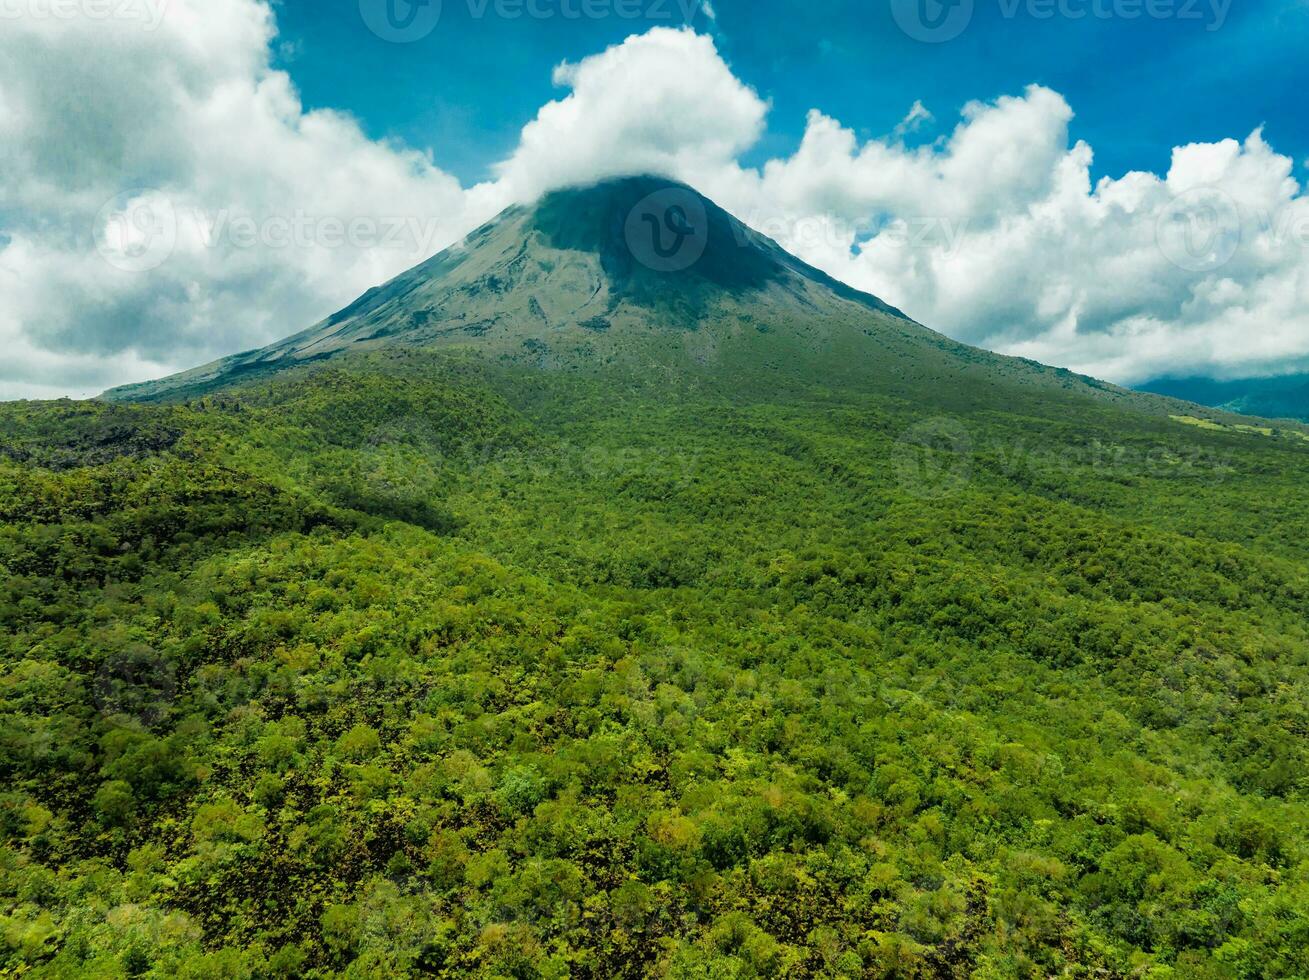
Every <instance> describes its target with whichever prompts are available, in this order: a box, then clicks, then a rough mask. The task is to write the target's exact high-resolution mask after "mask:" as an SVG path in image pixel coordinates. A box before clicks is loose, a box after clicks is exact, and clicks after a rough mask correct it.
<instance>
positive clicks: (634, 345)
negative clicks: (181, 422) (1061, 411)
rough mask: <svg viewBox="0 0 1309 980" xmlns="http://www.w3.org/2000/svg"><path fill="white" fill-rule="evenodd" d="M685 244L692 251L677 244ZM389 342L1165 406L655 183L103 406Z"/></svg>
mask: <svg viewBox="0 0 1309 980" xmlns="http://www.w3.org/2000/svg"><path fill="white" fill-rule="evenodd" d="M652 195H653V196H652ZM674 211H675V212H676V213H675V214H673V212H674ZM670 214H672V217H670ZM661 222H662V224H661ZM672 231H677V232H678V233H679V234H678V235H676V236H674V235H673V234H672V233H671V232H672ZM656 235H657V236H658V237H656ZM647 236H649V237H647ZM684 239H685V240H684ZM679 244H680V245H682V246H683V247H684V249H690V250H691V251H689V252H687V251H680V252H679V251H674V250H673V249H671V248H670V246H675V245H679ZM660 245H663V246H664V247H663V248H662V249H660V248H659V247H658V246H660ZM669 251H673V254H672V256H671V258H668V257H667V256H666V254H665V253H666V252H669ZM683 266H685V267H683ZM396 347H407V348H418V349H429V350H430V349H442V348H448V349H452V350H453V349H461V350H465V351H468V352H471V353H473V354H475V355H476V356H479V357H488V358H491V359H493V360H494V361H496V362H498V363H501V364H510V365H524V366H531V367H538V368H541V369H546V370H578V371H594V370H601V369H605V368H610V367H616V368H626V369H637V370H639V369H641V367H642V366H646V365H651V366H653V365H669V364H674V365H676V366H678V367H680V368H683V369H686V370H696V371H708V372H714V371H731V372H733V373H734V374H736V375H738V376H740V375H759V374H760V372H767V371H772V372H775V373H777V374H779V375H792V376H796V375H800V376H804V377H808V378H814V377H818V378H829V377H830V378H851V377H854V378H866V379H868V380H869V381H873V382H876V383H877V384H878V385H879V386H880V387H889V388H892V389H896V390H898V391H900V392H902V393H905V394H907V395H909V394H912V395H915V396H918V397H930V391H931V390H932V388H933V386H938V385H943V384H944V385H955V384H959V383H966V384H967V385H968V386H969V387H976V386H979V385H980V387H981V388H984V389H993V388H1004V389H1009V390H1013V389H1014V388H1015V386H1017V387H1018V388H1020V389H1030V388H1033V387H1036V388H1041V389H1059V390H1063V391H1066V392H1074V393H1077V394H1083V395H1088V396H1091V397H1095V398H1098V399H1109V400H1113V401H1120V402H1123V403H1124V404H1129V405H1131V406H1132V407H1134V408H1136V409H1138V410H1144V411H1149V412H1153V413H1157V412H1160V411H1163V410H1165V407H1166V405H1167V404H1169V403H1168V402H1166V401H1165V400H1163V399H1158V398H1154V397H1153V396H1146V395H1138V394H1135V393H1131V392H1127V391H1125V390H1124V389H1121V388H1117V387H1115V386H1113V385H1108V384H1105V383H1103V382H1098V381H1095V380H1093V379H1090V378H1084V377H1081V376H1079V375H1075V374H1072V373H1071V372H1068V371H1064V370H1059V369H1055V368H1049V367H1045V366H1044V365H1040V364H1036V363H1035V362H1031V361H1026V360H1021V359H1016V358H1009V357H1002V356H1000V355H997V354H992V353H989V352H986V351H982V350H978V349H976V348H973V347H968V346H967V345H964V344H960V343H956V342H954V341H952V340H949V339H948V338H946V337H944V336H942V335H940V334H938V333H935V332H933V331H931V330H928V329H927V328H926V327H923V326H921V325H919V324H917V323H914V322H913V321H912V320H910V319H909V318H908V317H906V316H905V315H904V314H903V313H901V312H900V311H898V310H896V309H894V308H892V307H891V306H888V305H887V304H886V303H884V302H882V301H881V300H879V299H877V298H876V297H873V296H870V295H868V294H866V293H862V292H859V291H858V290H855V289H852V288H850V287H848V286H845V285H843V284H842V283H839V282H837V281H836V280H835V279H833V278H832V277H830V276H828V275H826V274H825V273H823V272H820V271H819V270H817V269H815V268H813V267H812V266H809V265H807V264H805V263H804V262H802V261H800V260H799V259H797V258H796V257H794V256H792V255H790V254H789V253H788V252H786V251H785V250H784V249H782V248H781V247H780V246H779V245H777V244H776V243H775V242H773V241H771V240H769V239H767V238H765V237H763V236H761V235H759V234H757V233H756V232H753V231H751V230H750V229H749V228H747V227H746V226H745V225H744V224H742V223H741V222H740V221H738V220H737V219H736V218H734V217H732V216H731V215H730V214H728V213H727V212H726V211H724V210H723V209H722V208H719V207H718V206H717V205H715V204H713V202H711V201H709V200H708V199H706V198H704V197H703V196H701V195H699V194H698V193H696V192H695V191H694V190H692V189H691V188H689V187H686V186H685V185H683V184H679V183H676V182H674V181H670V180H666V179H663V178H658V177H629V178H619V179H614V180H609V181H605V182H602V183H600V184H596V185H594V186H591V187H585V188H574V189H568V190H562V191H556V192H554V193H552V194H549V195H547V196H545V197H544V198H542V199H541V200H540V201H538V202H536V203H535V204H533V205H531V206H519V207H514V208H510V209H509V210H507V211H505V212H503V213H502V214H500V215H499V216H498V217H496V218H495V219H494V220H493V221H491V222H489V223H488V224H486V225H484V226H483V227H481V228H479V229H478V230H477V231H475V232H473V233H472V234H471V235H469V236H468V238H466V239H465V240H464V241H463V242H461V243H460V244H458V245H456V246H454V247H452V248H450V249H447V250H446V251H444V252H442V253H441V254H439V255H437V256H435V257H433V258H431V259H429V260H428V261H426V262H423V263H422V264H420V265H418V266H415V267H414V268H413V269H410V270H409V271H408V272H405V273H403V274H402V275H400V276H397V277H396V278H395V279H393V280H391V281H390V282H388V283H386V284H384V285H382V286H379V287H377V288H375V289H371V290H369V291H368V292H367V293H365V294H364V295H363V296H362V297H360V298H359V299H358V300H357V301H356V302H354V303H352V304H351V305H350V306H348V307H346V308H345V309H343V310H341V311H340V312H339V313H336V314H334V315H333V316H331V317H329V318H327V319H326V320H324V321H323V322H321V323H318V324H315V325H314V326H312V327H310V328H309V329H307V330H304V331H302V332H301V333H298V334H295V335H293V336H291V337H288V338H287V339H285V340H282V341H279V342H277V343H275V344H272V345H270V346H268V347H265V348H262V349H260V350H255V351H249V352H247V353H243V354H236V355H233V356H231V357H226V358H223V359H222V360H219V361H215V362H213V363H212V364H208V365H205V366H203V367H200V368H196V369H194V370H191V371H187V372H184V373H182V374H178V375H174V376H173V377H170V378H165V379H162V380H160V381H152V382H147V383H144V384H138V385H130V386H127V387H124V388H118V389H114V390H113V391H110V392H106V393H105V395H104V396H103V397H105V398H107V399H110V400H116V401H156V400H174V399H185V398H191V397H195V396H198V395H203V394H204V393H206V392H209V391H213V390H216V389H220V388H223V387H225V386H228V385H231V384H234V383H237V382H241V381H246V380H252V379H256V378H261V377H266V376H269V375H271V374H275V373H277V372H279V371H281V370H283V369H286V368H289V367H294V366H297V365H302V364H306V363H311V362H319V361H324V360H329V359H331V358H334V357H337V356H339V355H342V354H345V353H348V352H355V351H369V350H378V349H383V348H396Z"/></svg>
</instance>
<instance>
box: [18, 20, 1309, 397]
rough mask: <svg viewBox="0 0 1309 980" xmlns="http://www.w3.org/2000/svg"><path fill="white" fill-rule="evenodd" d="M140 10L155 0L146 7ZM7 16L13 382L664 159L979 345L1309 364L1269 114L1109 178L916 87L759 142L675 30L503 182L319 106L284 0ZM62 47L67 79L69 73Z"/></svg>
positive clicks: (295, 294)
mask: <svg viewBox="0 0 1309 980" xmlns="http://www.w3.org/2000/svg"><path fill="white" fill-rule="evenodd" d="M136 2H137V3H139V4H141V5H142V7H143V10H146V11H147V12H148V11H149V10H150V9H155V8H151V7H148V6H147V5H148V4H149V3H151V2H154V0H136ZM146 26H147V24H146V21H145V20H144V19H143V20H142V21H140V22H128V21H121V22H109V23H106V22H103V21H97V22H95V23H91V22H87V21H78V20H71V21H70V20H61V21H54V20H45V21H35V20H27V21H8V22H6V26H5V31H4V32H3V33H0V60H2V61H3V62H4V64H5V65H6V70H5V73H4V74H3V76H0V174H2V175H3V176H0V343H3V344H4V345H5V349H6V353H7V355H8V356H7V357H6V359H5V362H4V366H3V367H0V397H17V396H54V395H60V394H78V395H85V394H91V393H94V392H97V391H99V390H101V389H103V388H105V387H108V386H110V385H113V384H118V383H123V382H127V381H136V380H143V379H145V378H149V377H155V376H159V375H161V374H165V373H168V372H169V371H172V370H177V369H181V368H185V367H189V366H192V365H194V364H197V363H200V362H203V361H205V360H207V359H210V358H213V357H216V356H219V355H221V354H225V353H230V352H233V351H236V350H240V349H245V348H249V347H253V346H258V345H261V344H264V343H267V342H270V341H272V340H274V339H277V338H279V337H282V336H285V335H287V334H289V333H292V332H294V331H296V330H298V329H301V328H303V327H305V326H307V325H308V324H310V323H311V322H313V321H315V320H316V319H318V318H320V317H322V316H324V315H326V314H328V313H330V312H331V311H332V310H334V309H337V308H339V307H341V306H343V305H345V304H346V303H348V302H349V301H350V300H352V299H353V298H354V297H355V296H357V295H358V294H360V293H361V292H363V291H364V290H365V289H367V288H368V287H370V286H373V285H376V284H378V283H380V282H382V281H384V280H385V279H387V278H389V277H390V276H392V275H394V274H396V273H398V272H400V271H402V270H403V269H405V268H407V267H409V266H411V265H413V264H414V263H415V262H417V261H419V260H421V259H423V258H425V257H427V256H428V255H430V254H432V253H434V252H435V251H438V250H439V249H441V248H443V247H445V246H447V245H449V244H451V243H453V242H455V241H457V240H458V239H459V238H460V237H461V236H462V235H464V234H466V233H467V232H468V231H470V230H471V229H472V228H474V227H476V225H477V224H479V223H481V222H482V221H483V220H486V219H487V218H489V217H490V216H492V215H493V214H494V213H495V212H496V211H498V210H499V209H500V208H502V207H504V206H506V205H507V204H510V203H513V202H515V201H527V200H531V199H532V198H534V197H536V196H537V195H539V194H541V193H542V192H544V191H547V190H549V189H552V188H555V187H560V186H566V185H569V184H576V183H582V182H586V181H590V180H594V179H597V178H600V177H604V176H608V175H614V174H621V173H629V172H646V171H654V172H659V173H664V174H668V175H670V176H676V177H680V178H682V179H685V180H687V181H689V182H691V183H693V184H695V185H696V186H699V187H701V188H702V189H703V190H704V191H705V192H706V193H708V194H709V195H710V196H711V197H714V198H715V199H717V200H719V201H720V202H721V203H722V204H724V206H726V207H729V208H730V209H731V210H732V211H733V212H734V213H736V214H737V215H738V216H740V217H741V218H743V219H745V220H746V221H747V222H749V223H750V224H752V225H753V226H755V227H756V228H758V229H759V230H761V231H763V232H765V233H766V234H769V235H771V236H773V237H775V238H777V239H778V240H779V241H781V242H782V243H783V244H784V245H786V246H787V247H789V248H791V249H792V250H793V251H795V252H797V253H798V254H800V255H801V256H802V257H804V258H805V259H807V260H808V261H810V262H812V263H813V264H815V265H817V266H819V267H821V268H823V269H824V270H826V271H828V272H830V273H832V274H833V275H835V276H837V277H839V278H841V279H843V280H845V281H847V282H850V283H852V284H854V285H856V286H859V287H861V288H865V289H868V290H870V291H872V292H874V293H876V294H878V295H880V296H882V297H883V298H884V299H886V300H888V301H889V302H891V303H894V304H896V305H897V306H900V307H901V308H903V309H905V310H906V311H907V312H909V313H910V314H911V315H913V316H914V317H916V318H917V319H919V320H921V321H922V322H924V323H927V324H928V325H930V326H932V327H934V328H936V329H939V330H942V331H944V332H946V333H949V334H952V335H953V336H956V337H959V338H961V339H964V340H967V341H970V342H973V343H978V344H982V345H984V346H989V347H993V348H995V349H1000V350H1004V351H1008V352H1012V353H1019V354H1023V355H1026V356H1031V357H1037V358H1039V359H1041V360H1045V361H1048V362H1052V363H1056V364H1061V365H1066V366H1070V367H1073V368H1076V369H1079V370H1084V371H1088V372H1090V373H1093V374H1097V375H1099V376H1102V377H1107V378H1109V379H1111V380H1117V381H1125V382H1132V381H1137V380H1142V379H1144V378H1146V377H1148V376H1150V375H1154V374H1159V373H1163V372H1166V371H1172V372H1197V373H1211V374H1216V375H1237V374H1254V373H1259V372H1264V371H1277V370H1291V369H1293V368H1297V367H1306V366H1309V315H1307V314H1306V311H1307V310H1309V258H1307V256H1309V204H1307V203H1306V198H1305V196H1304V195H1303V193H1302V191H1301V188H1300V187H1299V185H1298V184H1297V183H1296V182H1295V180H1294V179H1292V176H1291V174H1292V162H1291V160H1289V159H1288V158H1287V157H1285V156H1282V155H1279V154H1278V153H1276V152H1275V151H1274V150H1273V149H1272V148H1271V147H1270V146H1269V145H1268V144H1267V143H1266V141H1265V140H1264V138H1263V136H1262V134H1261V133H1259V132H1256V133H1254V134H1251V135H1249V136H1248V137H1247V138H1246V139H1244V140H1242V141H1237V140H1224V141H1221V142H1217V143H1210V144H1194V145H1191V146H1185V147H1179V148H1177V149H1176V150H1175V151H1174V154H1173V161H1172V165H1171V167H1170V169H1169V171H1168V173H1167V174H1164V175H1155V174H1149V173H1129V174H1126V175H1123V176H1122V177H1119V178H1117V179H1105V180H1101V181H1100V182H1099V183H1097V184H1094V185H1093V183H1092V180H1091V176H1090V167H1091V161H1092V151H1091V148H1090V147H1089V146H1087V145H1086V144H1085V143H1082V142H1076V141H1074V140H1073V139H1072V137H1071V133H1070V127H1071V125H1072V123H1073V111H1072V108H1071V107H1070V106H1069V105H1068V104H1067V102H1066V101H1065V100H1064V98H1063V97H1062V96H1060V95H1059V94H1058V93H1056V92H1054V91H1051V90H1050V89H1047V88H1043V87H1040V86H1032V87H1030V88H1028V89H1027V90H1026V91H1025V92H1023V93H1021V94H1018V95H1014V96H1008V97H1004V98H1000V99H997V100H995V101H994V102H985V103H983V102H976V103H971V104H969V105H968V106H966V107H965V108H964V109H963V110H962V112H961V115H960V118H959V120H958V122H957V124H956V125H955V127H954V129H953V131H952V132H949V133H948V134H947V135H945V136H943V137H942V138H940V139H938V140H936V141H935V142H932V143H931V144H929V145H925V146H916V147H909V146H906V145H905V142H904V136H905V134H906V133H908V132H910V131H912V130H913V129H915V128H917V127H919V126H923V125H926V124H928V123H929V122H931V121H932V120H931V115H930V113H928V112H927V110H926V109H925V108H924V107H923V106H922V105H921V103H915V105H914V106H913V107H912V109H911V110H910V112H909V113H908V115H907V116H906V117H905V120H904V121H903V122H902V123H901V125H900V126H899V127H897V129H896V130H895V131H894V132H892V133H891V134H890V135H888V136H887V137H885V138H882V139H875V140H870V141H862V142H861V141H860V140H859V139H858V138H857V137H856V135H855V133H854V132H853V131H852V130H851V129H850V128H849V127H847V126H845V125H843V124H842V123H841V122H840V121H839V120H837V119H834V118H832V117H831V116H829V115H826V114H824V113H823V112H822V111H821V110H820V109H814V110H813V111H812V112H811V113H810V115H809V117H808V120H807V125H806V129H805V133H804V136H803V139H802V140H801V142H800V144H799V145H798V146H797V147H796V149H795V151H794V152H793V153H791V154H790V155H789V156H786V157H784V158H779V159H774V160H771V161H769V162H767V163H765V164H764V165H763V166H762V167H759V168H748V167H744V166H742V165H741V164H740V163H739V162H738V161H739V160H740V158H741V157H742V155H743V154H744V153H746V152H747V151H749V150H750V149H751V148H752V147H754V146H755V145H757V143H758V141H759V139H760V137H761V136H762V134H763V131H764V126H765V121H766V117H767V113H768V109H769V107H768V105H767V104H766V102H765V101H764V100H762V99H761V98H760V97H759V96H758V95H757V94H756V93H755V92H754V91H753V90H752V89H751V88H750V87H749V86H747V85H746V84H744V83H743V82H742V81H740V80H739V79H738V78H737V77H736V76H735V75H734V74H733V72H732V71H731V69H730V67H729V66H728V65H727V64H726V62H725V61H724V60H723V58H722V57H721V55H720V54H719V52H718V51H717V49H716V47H715V45H714V42H713V40H712V39H711V38H709V37H707V36H703V35H700V34H697V33H695V32H694V31H691V30H689V29H683V30H671V29H666V28H658V29H655V30H652V31H650V32H648V33H646V34H642V35H639V36H633V37H630V38H628V39H627V40H626V41H624V42H623V43H621V44H618V45H615V46H614V47H611V48H609V49H607V50H605V51H603V52H600V53H598V54H596V55H594V56H592V57H589V58H585V59H583V60H581V61H579V62H577V63H575V64H563V65H561V66H559V68H558V69H557V70H556V72H555V82H556V83H557V84H558V85H559V86H561V88H563V89H565V90H566V91H565V92H564V93H563V94H562V95H561V96H560V97H559V98H558V99H556V100H554V101H551V102H549V103H548V104H546V105H544V106H543V107H542V108H541V109H540V111H539V112H538V113H537V115H536V117H535V118H534V119H533V120H531V121H530V122H529V123H528V124H527V125H526V126H525V127H524V129H523V131H522V134H521V138H520V140H519V144H518V146H517V148H516V149H515V150H514V151H513V152H512V153H511V154H510V155H509V156H508V157H507V158H506V159H505V160H504V161H503V162H502V163H501V164H500V165H499V166H498V167H497V168H496V171H495V179H494V180H491V181H488V182H486V183H483V184H480V185H477V186H474V187H467V188H465V187H461V186H460V185H459V183H458V182H457V181H456V180H455V179H454V178H453V177H451V176H450V175H449V174H447V173H445V172H444V171H442V170H441V169H440V167H439V165H438V162H437V161H434V160H432V159H431V158H430V157H429V156H427V155H425V154H422V153H418V152H415V151H413V150H411V149H408V148H405V147H403V146H398V145H393V144H390V143H384V142H377V141H373V140H370V139H369V138H367V137H366V136H365V135H364V134H363V132H362V131H361V130H360V128H359V126H358V125H357V124H356V122H355V121H354V120H353V119H352V118H351V117H349V116H348V115H345V114H343V113H339V112H332V111H322V110H318V111H306V110H305V108H304V107H303V105H302V104H301V102H300V100H299V97H298V95H297V92H296V90H295V87H294V85H293V83H292V80H291V78H290V77H289V76H288V75H287V74H286V73H284V72H282V71H278V70H275V69H274V68H273V67H272V55H271V51H272V48H273V46H275V45H276V44H277V43H278V40H277V37H276V27H275V22H274V19H273V16H272V13H271V8H270V6H269V5H268V3H266V2H264V0H171V2H170V3H169V4H168V6H167V10H166V13H165V14H164V16H162V18H161V19H160V20H159V21H158V23H157V25H156V28H155V29H153V30H147V29H145V27H146ZM52 64H59V65H61V66H65V68H64V69H63V70H64V76H63V77H62V78H61V79H60V81H61V84H60V85H51V84H50V77H49V72H50V69H49V66H50V65H52Z"/></svg>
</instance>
